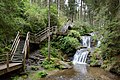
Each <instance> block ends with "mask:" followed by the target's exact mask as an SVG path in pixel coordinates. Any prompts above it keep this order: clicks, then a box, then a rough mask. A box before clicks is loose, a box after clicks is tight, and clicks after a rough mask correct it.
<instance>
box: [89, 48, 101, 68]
mask: <svg viewBox="0 0 120 80" xmlns="http://www.w3.org/2000/svg"><path fill="white" fill-rule="evenodd" d="M90 61H91V63H90V65H91V66H96V65H101V61H102V56H101V50H100V49H99V48H96V49H95V51H94V52H93V53H92V54H91V57H90Z"/></svg>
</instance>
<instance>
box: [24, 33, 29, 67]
mask: <svg viewBox="0 0 120 80" xmlns="http://www.w3.org/2000/svg"><path fill="white" fill-rule="evenodd" d="M29 38H30V32H28V33H27V36H26V40H25V44H24V47H23V51H22V54H24V56H23V60H22V62H23V68H24V69H25V64H26V57H27V55H28V50H29Z"/></svg>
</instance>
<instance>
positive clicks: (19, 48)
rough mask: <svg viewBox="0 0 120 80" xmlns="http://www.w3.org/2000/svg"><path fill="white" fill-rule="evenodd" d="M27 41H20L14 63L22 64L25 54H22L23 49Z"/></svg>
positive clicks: (13, 59)
mask: <svg viewBox="0 0 120 80" xmlns="http://www.w3.org/2000/svg"><path fill="white" fill-rule="evenodd" d="M24 43H25V40H22V39H20V42H19V44H18V47H17V50H16V52H15V54H14V56H13V58H12V60H11V61H12V62H22V59H23V56H24V54H23V53H22V50H23V47H24Z"/></svg>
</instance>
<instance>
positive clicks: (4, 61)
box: [0, 53, 10, 72]
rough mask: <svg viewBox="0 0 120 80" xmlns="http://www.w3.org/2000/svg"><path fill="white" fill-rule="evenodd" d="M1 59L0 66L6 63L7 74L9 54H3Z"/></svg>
mask: <svg viewBox="0 0 120 80" xmlns="http://www.w3.org/2000/svg"><path fill="white" fill-rule="evenodd" d="M0 56H1V57H4V59H0V64H4V63H6V65H7V72H9V62H10V60H9V56H10V54H9V53H6V54H3V55H0Z"/></svg>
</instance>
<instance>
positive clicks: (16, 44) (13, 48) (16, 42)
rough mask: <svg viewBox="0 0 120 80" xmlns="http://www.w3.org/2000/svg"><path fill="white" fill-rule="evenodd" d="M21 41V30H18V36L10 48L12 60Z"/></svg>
mask: <svg viewBox="0 0 120 80" xmlns="http://www.w3.org/2000/svg"><path fill="white" fill-rule="evenodd" d="M19 42H20V32H19V31H18V33H17V36H16V37H15V39H14V42H13V44H12V47H11V49H10V55H11V60H12V59H13V56H14V54H15V52H16V50H17V47H18V44H19Z"/></svg>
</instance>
